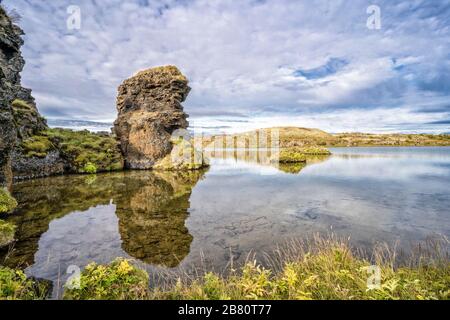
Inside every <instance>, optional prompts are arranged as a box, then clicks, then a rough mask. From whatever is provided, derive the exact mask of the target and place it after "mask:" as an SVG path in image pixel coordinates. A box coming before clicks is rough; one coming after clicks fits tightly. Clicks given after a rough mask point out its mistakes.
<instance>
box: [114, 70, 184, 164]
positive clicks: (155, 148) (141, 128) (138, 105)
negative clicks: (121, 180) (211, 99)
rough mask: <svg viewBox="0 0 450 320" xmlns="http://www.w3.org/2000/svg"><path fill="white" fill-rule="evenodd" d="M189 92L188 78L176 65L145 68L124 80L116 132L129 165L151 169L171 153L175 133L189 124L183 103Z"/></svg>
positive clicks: (120, 91) (115, 127)
mask: <svg viewBox="0 0 450 320" xmlns="http://www.w3.org/2000/svg"><path fill="white" fill-rule="evenodd" d="M189 91H190V88H189V86H188V80H187V79H186V77H185V76H183V75H182V74H181V72H180V71H179V70H178V69H177V68H176V67H174V66H165V67H158V68H153V69H148V70H145V71H141V72H139V73H138V74H136V75H135V76H133V77H131V78H130V79H127V80H125V81H124V82H123V84H122V85H121V86H120V87H119V95H118V97H117V111H118V113H119V115H118V118H117V120H116V122H115V123H114V131H115V133H116V135H117V137H118V139H119V140H120V144H121V149H122V153H123V155H124V157H125V165H126V167H128V168H133V169H150V168H152V167H153V165H154V164H155V163H156V162H157V161H158V160H160V159H162V158H164V157H165V156H167V155H168V154H169V153H170V152H171V150H172V143H171V141H170V138H171V134H172V133H173V132H174V131H175V130H177V129H180V128H183V129H185V128H187V127H188V122H187V120H186V119H187V117H188V116H187V115H186V114H185V113H184V112H183V107H182V105H181V103H182V102H183V101H184V100H185V99H186V97H187V96H188V94H189Z"/></svg>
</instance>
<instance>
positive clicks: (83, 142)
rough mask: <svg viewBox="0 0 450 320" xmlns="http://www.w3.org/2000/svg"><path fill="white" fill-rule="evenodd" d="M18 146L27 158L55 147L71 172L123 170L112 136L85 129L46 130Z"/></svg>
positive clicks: (37, 155) (39, 154) (46, 152)
mask: <svg viewBox="0 0 450 320" xmlns="http://www.w3.org/2000/svg"><path fill="white" fill-rule="evenodd" d="M21 149H22V152H23V154H24V155H25V156H26V157H38V158H45V157H47V155H48V154H49V153H50V152H52V151H56V150H57V151H58V152H60V153H61V155H62V157H63V158H64V159H65V160H66V161H67V162H68V164H69V165H70V171H71V172H74V173H95V172H100V171H115V170H121V169H123V158H122V155H121V153H120V150H119V148H118V143H117V141H116V140H115V138H114V137H112V136H109V135H102V134H96V133H91V132H89V131H86V130H85V131H73V130H69V129H48V130H46V131H44V132H41V133H40V134H39V135H35V136H32V137H30V138H28V139H26V140H24V141H23V142H22V145H21Z"/></svg>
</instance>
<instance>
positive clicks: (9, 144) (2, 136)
mask: <svg viewBox="0 0 450 320" xmlns="http://www.w3.org/2000/svg"><path fill="white" fill-rule="evenodd" d="M22 35H23V31H22V30H21V29H20V28H19V27H18V26H16V25H14V24H13V23H12V22H11V20H10V18H9V17H8V16H7V15H6V13H5V11H4V10H3V8H1V7H0V185H6V184H9V183H11V181H12V170H11V153H12V151H13V150H14V147H15V146H16V145H18V144H20V141H21V140H22V139H25V138H27V137H29V136H30V135H32V134H35V133H37V132H39V131H41V130H45V129H46V128H47V125H46V122H45V120H44V118H42V117H41V116H40V115H39V113H38V111H37V109H36V105H35V103H34V99H33V97H32V96H31V90H29V89H25V88H23V87H22V86H21V82H20V80H21V79H20V72H21V71H22V69H23V67H24V65H25V61H24V59H23V57H22V55H21V53H20V47H21V46H22V45H23V40H22V38H21V36H22ZM13 102H15V103H13Z"/></svg>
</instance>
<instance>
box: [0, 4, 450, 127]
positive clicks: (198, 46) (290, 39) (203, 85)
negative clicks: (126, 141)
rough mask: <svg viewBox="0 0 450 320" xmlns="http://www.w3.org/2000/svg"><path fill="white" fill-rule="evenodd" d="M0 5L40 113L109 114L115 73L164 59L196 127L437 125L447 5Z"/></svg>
mask: <svg viewBox="0 0 450 320" xmlns="http://www.w3.org/2000/svg"><path fill="white" fill-rule="evenodd" d="M3 3H4V4H5V5H6V6H7V7H8V8H9V9H16V10H17V12H19V13H20V14H21V15H22V21H21V22H20V25H21V26H22V28H23V29H24V30H25V32H26V36H25V41H26V43H25V46H24V47H23V54H24V57H25V59H26V61H27V64H26V67H25V69H24V72H23V83H24V85H26V86H28V87H30V88H32V89H33V94H34V96H35V97H36V100H37V102H38V107H39V109H40V111H41V113H43V114H44V115H45V116H46V117H48V118H53V119H78V120H92V121H112V120H113V119H114V118H115V116H116V110H115V99H116V90H117V87H118V85H119V84H120V83H121V82H122V81H123V80H124V79H126V78H128V77H130V76H131V75H133V74H134V73H135V72H136V71H138V70H141V69H145V68H148V67H153V66H158V65H166V64H174V65H177V66H178V67H179V68H180V69H181V70H182V72H183V73H185V74H186V75H187V77H188V78H189V79H190V86H191V87H192V89H193V90H192V91H191V94H190V96H189V98H188V100H187V101H186V102H185V103H184V106H185V110H186V112H187V113H189V114H190V122H191V125H192V126H193V127H195V128H199V129H203V130H205V131H226V132H234V131H244V130H250V129H254V128H258V127H271V126H304V127H316V128H321V129H324V130H326V131H329V132H343V131H367V132H450V124H449V123H450V0H433V1H429V0H423V1H421V0H407V1H392V0H389V1H375V0H372V1H358V0H356V1H355V0H348V1H339V0H332V1H314V0H312V1H311V0H305V1H300V0H297V1H287V0H266V1H263V0H242V1H225V0H213V1H211V0H198V1H196V0H192V1H189V0H167V1H165V0H162V1H152V0H128V1H120V0H101V1H100V0H81V1H76V0H58V1H42V0H6V1H3ZM73 4H75V5H78V6H79V7H80V9H81V18H82V23H81V29H80V30H68V29H67V27H66V20H67V18H68V14H67V7H68V6H69V5H73ZM370 5H377V6H379V7H380V9H381V29H379V30H373V29H369V28H367V25H366V21H367V19H368V17H369V14H367V8H368V7H369V6H370Z"/></svg>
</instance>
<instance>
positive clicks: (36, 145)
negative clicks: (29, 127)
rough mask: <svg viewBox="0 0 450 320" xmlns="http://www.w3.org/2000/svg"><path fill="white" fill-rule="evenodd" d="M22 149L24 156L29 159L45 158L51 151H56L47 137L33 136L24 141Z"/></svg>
mask: <svg viewBox="0 0 450 320" xmlns="http://www.w3.org/2000/svg"><path fill="white" fill-rule="evenodd" d="M21 147H22V150H23V154H24V155H25V156H26V157H29V158H32V157H37V158H45V157H46V156H47V155H48V153H49V152H50V151H52V150H55V149H56V147H55V145H54V144H53V143H52V141H51V140H50V139H49V137H48V136H45V135H37V136H32V137H30V138H28V139H26V140H24V141H23V142H22V144H21Z"/></svg>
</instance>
